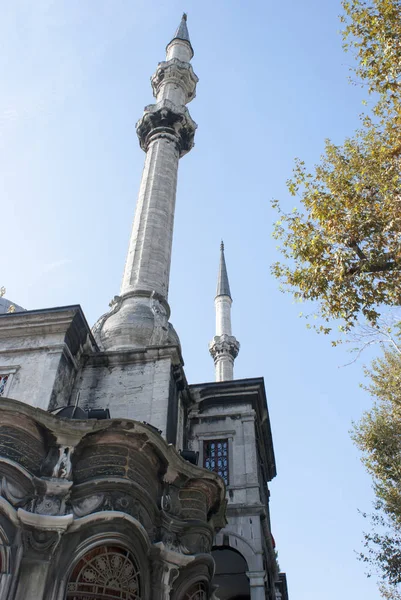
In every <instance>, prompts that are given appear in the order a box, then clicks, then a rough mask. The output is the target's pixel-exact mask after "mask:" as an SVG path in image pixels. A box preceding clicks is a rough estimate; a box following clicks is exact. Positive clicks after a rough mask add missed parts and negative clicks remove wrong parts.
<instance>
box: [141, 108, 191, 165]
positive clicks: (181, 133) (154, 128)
mask: <svg viewBox="0 0 401 600" xmlns="http://www.w3.org/2000/svg"><path fill="white" fill-rule="evenodd" d="M197 127H198V126H197V124H196V123H195V121H194V120H193V119H192V117H191V115H190V114H189V112H188V109H187V108H186V107H185V106H183V105H181V106H176V105H175V104H174V103H173V102H171V101H170V100H161V101H160V102H157V104H150V105H148V106H145V111H144V114H143V116H142V117H141V118H140V119H139V121H138V122H137V124H136V132H137V135H138V138H139V143H140V146H141V148H142V150H144V151H145V152H147V151H148V148H149V145H150V144H151V143H152V142H153V141H154V140H155V139H157V138H160V137H161V138H170V139H171V141H174V142H176V143H177V145H178V148H179V152H180V157H181V156H184V154H186V153H187V152H189V151H190V150H191V149H192V148H193V146H194V137H195V131H196V129H197Z"/></svg>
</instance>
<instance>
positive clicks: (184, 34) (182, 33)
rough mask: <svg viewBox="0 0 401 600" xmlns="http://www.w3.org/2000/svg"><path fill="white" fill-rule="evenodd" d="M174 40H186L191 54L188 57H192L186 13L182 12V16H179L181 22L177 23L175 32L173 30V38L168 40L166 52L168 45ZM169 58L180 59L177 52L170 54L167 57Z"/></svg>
mask: <svg viewBox="0 0 401 600" xmlns="http://www.w3.org/2000/svg"><path fill="white" fill-rule="evenodd" d="M175 40H181V41H183V42H186V43H187V44H188V45H189V47H190V49H191V53H192V55H191V57H190V58H192V56H193V55H194V51H193V48H192V45H191V40H190V39H189V32H188V26H187V13H184V14H183V15H182V17H181V22H180V24H179V25H178V27H177V30H176V32H175V34H174V36H173V39H172V40H171V42H170V43H169V44H168V45H167V52H168V49H169V46H170V45H171V44H172V43H173V42H174V41H175ZM169 58H179V59H180V60H181V57H180V56H178V54H177V56H171V57H169ZM186 60H188V58H186Z"/></svg>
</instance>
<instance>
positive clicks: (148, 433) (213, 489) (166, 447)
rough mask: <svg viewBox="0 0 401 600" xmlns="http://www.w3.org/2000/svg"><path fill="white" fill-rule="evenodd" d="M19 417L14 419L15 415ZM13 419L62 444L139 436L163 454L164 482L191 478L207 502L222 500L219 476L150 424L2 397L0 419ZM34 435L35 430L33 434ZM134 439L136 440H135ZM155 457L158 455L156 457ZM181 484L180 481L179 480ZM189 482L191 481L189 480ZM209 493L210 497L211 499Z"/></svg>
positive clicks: (222, 484) (2, 420) (136, 437)
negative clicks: (66, 415)
mask: <svg viewBox="0 0 401 600" xmlns="http://www.w3.org/2000/svg"><path fill="white" fill-rule="evenodd" d="M17 416H18V417H19V418H18V419H16V417H17ZM7 422H10V424H11V423H12V422H15V423H16V428H18V429H21V432H22V431H24V429H25V428H27V431H31V430H32V431H34V430H35V428H36V429H38V428H39V429H38V430H40V431H43V430H45V431H46V436H47V437H49V439H55V440H56V442H57V444H59V445H60V446H62V447H67V446H68V447H76V446H78V445H79V444H80V443H82V442H83V441H84V440H85V438H86V437H87V436H89V438H88V440H89V439H90V440H93V439H94V438H93V435H95V434H104V433H110V434H112V435H113V436H114V437H116V436H117V437H120V438H121V440H122V441H123V443H124V444H125V445H127V444H128V442H129V439H130V438H131V437H132V440H133V442H135V440H136V439H141V440H142V441H141V445H144V444H145V443H146V446H147V448H149V451H150V452H151V454H152V455H154V456H157V457H163V460H164V462H165V464H167V470H166V472H165V474H164V476H163V479H164V481H165V482H167V483H174V482H176V481H181V482H185V481H188V482H189V481H192V482H193V485H194V486H195V488H194V489H199V486H201V487H202V488H203V489H205V488H208V489H209V492H208V493H210V494H211V497H210V500H211V505H210V507H212V505H214V504H216V503H217V504H218V505H220V504H221V503H222V502H224V498H225V486H224V482H223V480H222V479H221V478H220V477H219V476H218V475H216V474H215V473H213V472H211V471H208V470H206V469H203V468H201V467H198V466H195V465H192V464H191V463H189V462H188V461H186V460H184V459H183V458H182V457H181V455H180V454H179V453H178V452H177V450H176V449H175V448H174V446H172V445H171V444H167V442H166V441H165V440H164V439H163V438H162V436H161V435H159V434H158V433H157V432H156V431H155V430H154V428H152V427H151V426H149V425H145V424H143V423H140V422H138V421H133V420H130V419H106V420H100V421H99V420H96V419H88V420H82V421H81V420H77V419H63V418H60V417H57V416H54V415H52V414H50V413H48V412H46V411H44V410H42V409H40V408H34V407H32V406H30V405H28V404H24V403H23V402H18V401H17V400H12V399H10V398H2V399H1V403H0V423H3V424H5V423H7ZM36 435H37V434H36ZM135 443H136V442H135ZM158 460H159V459H158ZM181 485H182V483H181ZM191 485H192V484H191ZM212 497H213V498H214V499H213V500H212Z"/></svg>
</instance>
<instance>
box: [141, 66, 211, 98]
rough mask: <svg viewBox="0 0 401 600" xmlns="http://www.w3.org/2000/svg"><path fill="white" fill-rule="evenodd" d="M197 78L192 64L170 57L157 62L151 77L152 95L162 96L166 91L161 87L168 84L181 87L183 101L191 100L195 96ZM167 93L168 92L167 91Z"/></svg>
mask: <svg viewBox="0 0 401 600" xmlns="http://www.w3.org/2000/svg"><path fill="white" fill-rule="evenodd" d="M198 81H199V78H198V77H197V76H196V75H195V73H194V70H193V68H192V65H191V64H190V63H187V62H183V61H182V60H179V59H178V58H172V59H171V60H168V61H163V62H161V63H159V65H158V67H157V69H156V73H155V74H154V75H153V77H152V78H151V83H152V89H153V95H154V97H155V98H159V97H160V95H161V94H163V95H164V96H165V95H166V92H165V91H164V90H163V88H166V87H167V86H168V85H172V86H175V87H177V86H178V87H179V88H181V90H182V91H183V93H184V94H185V99H184V102H181V103H185V104H186V103H187V102H191V100H193V99H194V98H195V90H196V84H197V83H198ZM167 93H168V92H167Z"/></svg>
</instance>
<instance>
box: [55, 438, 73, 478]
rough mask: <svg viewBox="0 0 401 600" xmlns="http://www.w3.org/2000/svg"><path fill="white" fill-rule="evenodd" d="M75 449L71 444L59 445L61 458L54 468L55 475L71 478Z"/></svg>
mask: <svg viewBox="0 0 401 600" xmlns="http://www.w3.org/2000/svg"><path fill="white" fill-rule="evenodd" d="M73 451H74V449H73V448H72V447H71V446H60V447H59V458H58V461H57V463H56V464H55V466H54V469H53V477H58V478H60V479H71V472H72V464H71V454H72V453H73Z"/></svg>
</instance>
